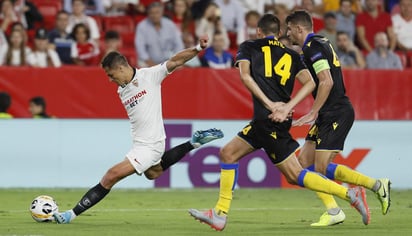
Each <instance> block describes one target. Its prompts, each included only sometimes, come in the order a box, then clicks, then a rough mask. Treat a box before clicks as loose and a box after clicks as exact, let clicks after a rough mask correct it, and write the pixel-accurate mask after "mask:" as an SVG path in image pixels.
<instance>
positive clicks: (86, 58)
mask: <svg viewBox="0 0 412 236" xmlns="http://www.w3.org/2000/svg"><path fill="white" fill-rule="evenodd" d="M72 37H73V38H74V40H75V42H74V43H73V44H72V48H71V57H72V59H73V61H74V64H76V65H84V66H95V65H97V64H98V60H99V53H100V50H99V47H98V46H97V45H96V43H95V42H94V41H93V40H90V31H89V28H87V26H86V25H85V24H83V23H80V24H77V25H75V26H74V28H73V32H72Z"/></svg>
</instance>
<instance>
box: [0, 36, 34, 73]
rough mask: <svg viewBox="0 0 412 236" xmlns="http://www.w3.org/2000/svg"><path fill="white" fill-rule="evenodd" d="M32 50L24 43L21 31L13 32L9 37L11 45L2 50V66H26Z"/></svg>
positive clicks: (0, 52)
mask: <svg viewBox="0 0 412 236" xmlns="http://www.w3.org/2000/svg"><path fill="white" fill-rule="evenodd" d="M30 53H31V49H30V48H29V47H28V46H27V45H26V42H25V41H24V33H23V32H22V31H21V30H16V29H15V30H13V31H12V32H11V34H10V37H9V45H8V44H5V45H3V46H2V47H1V48H0V64H1V65H6V66H25V65H27V57H28V56H29V55H30Z"/></svg>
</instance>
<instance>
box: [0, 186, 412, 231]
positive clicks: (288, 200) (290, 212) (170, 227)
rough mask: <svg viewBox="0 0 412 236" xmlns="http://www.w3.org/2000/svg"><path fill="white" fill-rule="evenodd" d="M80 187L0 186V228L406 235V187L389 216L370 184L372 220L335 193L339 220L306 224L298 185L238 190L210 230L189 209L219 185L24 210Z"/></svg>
mask: <svg viewBox="0 0 412 236" xmlns="http://www.w3.org/2000/svg"><path fill="white" fill-rule="evenodd" d="M84 192H85V189H0V235H1V236H4V235H9V236H11V235H14V236H17V235H36V236H40V235H45V236H46V235H47V236H48V235H50V236H54V235H68V236H69V235H70V236H82V235H87V236H89V235H99V236H100V235H143V236H158V235H167V236H172V235H179V236H180V235H194V236H201V235H236V236H239V235H252V236H259V235H350V236H354V235H362V236H368V235H412V190H408V191H406V190H405V191H399V190H393V191H392V206H391V209H390V212H389V213H388V215H386V216H383V215H382V214H381V210H380V205H379V202H378V200H377V199H376V198H375V196H374V195H373V193H372V192H370V191H368V192H367V194H368V202H369V206H370V209H371V215H372V220H371V224H370V225H368V226H364V225H363V224H362V221H361V217H360V215H359V214H358V213H357V212H356V210H355V209H353V208H351V207H350V206H349V205H348V204H347V203H346V202H344V201H341V200H338V202H339V204H340V205H341V206H342V207H343V209H344V211H345V214H346V221H345V222H344V223H343V224H340V225H337V226H333V227H328V228H311V227H310V226H309V224H310V223H311V222H313V221H316V220H318V217H319V216H320V215H321V214H322V213H323V207H322V204H321V202H320V201H319V200H318V199H317V197H316V195H315V194H314V193H313V192H310V191H308V190H302V189H237V190H236V191H235V196H234V201H233V202H232V209H231V211H230V215H229V218H228V224H227V225H226V229H225V230H224V231H222V232H216V231H214V230H212V229H210V228H209V227H208V226H207V225H205V224H200V223H199V222H197V221H195V220H193V218H192V217H190V216H189V214H188V213H187V209H189V208H200V209H206V208H210V207H212V206H214V204H215V202H216V200H217V196H218V189H191V190H183V189H182V190H169V189H150V190H126V189H116V188H115V189H113V190H112V192H111V193H110V194H109V195H108V196H107V197H106V199H104V200H103V201H102V202H100V203H99V204H98V205H96V206H95V207H94V208H92V209H91V210H89V211H87V212H85V213H84V214H83V215H81V216H79V217H78V218H77V219H76V220H75V221H73V222H72V224H68V225H57V224H55V223H54V222H53V223H37V222H35V221H34V220H33V219H31V216H30V214H29V210H28V208H29V205H30V203H31V200H32V199H34V198H35V197H36V196H37V195H42V194H46V195H50V196H52V197H54V198H55V200H56V201H57V202H58V204H59V208H60V210H66V209H69V208H71V207H73V205H74V204H75V203H76V202H77V201H78V199H79V198H80V197H81V196H82V195H83V193H84Z"/></svg>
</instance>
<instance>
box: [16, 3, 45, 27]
mask: <svg viewBox="0 0 412 236" xmlns="http://www.w3.org/2000/svg"><path fill="white" fill-rule="evenodd" d="M22 3H23V5H22V8H21V11H22V12H23V14H24V17H25V21H26V23H27V27H26V29H29V30H30V29H35V28H36V23H41V22H43V16H42V15H41V13H40V12H39V10H38V9H37V7H36V5H35V4H34V3H33V2H32V1H27V0H25V1H22Z"/></svg>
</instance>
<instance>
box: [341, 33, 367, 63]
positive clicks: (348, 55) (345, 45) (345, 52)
mask: <svg viewBox="0 0 412 236" xmlns="http://www.w3.org/2000/svg"><path fill="white" fill-rule="evenodd" d="M336 47H337V49H336V55H338V57H339V61H340V65H341V67H342V68H350V69H363V68H365V65H366V63H365V58H364V57H363V54H362V52H361V51H360V50H359V49H358V48H357V47H356V46H355V44H354V43H353V42H352V40H351V39H350V38H349V34H348V33H347V32H344V31H338V33H337V37H336Z"/></svg>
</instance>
